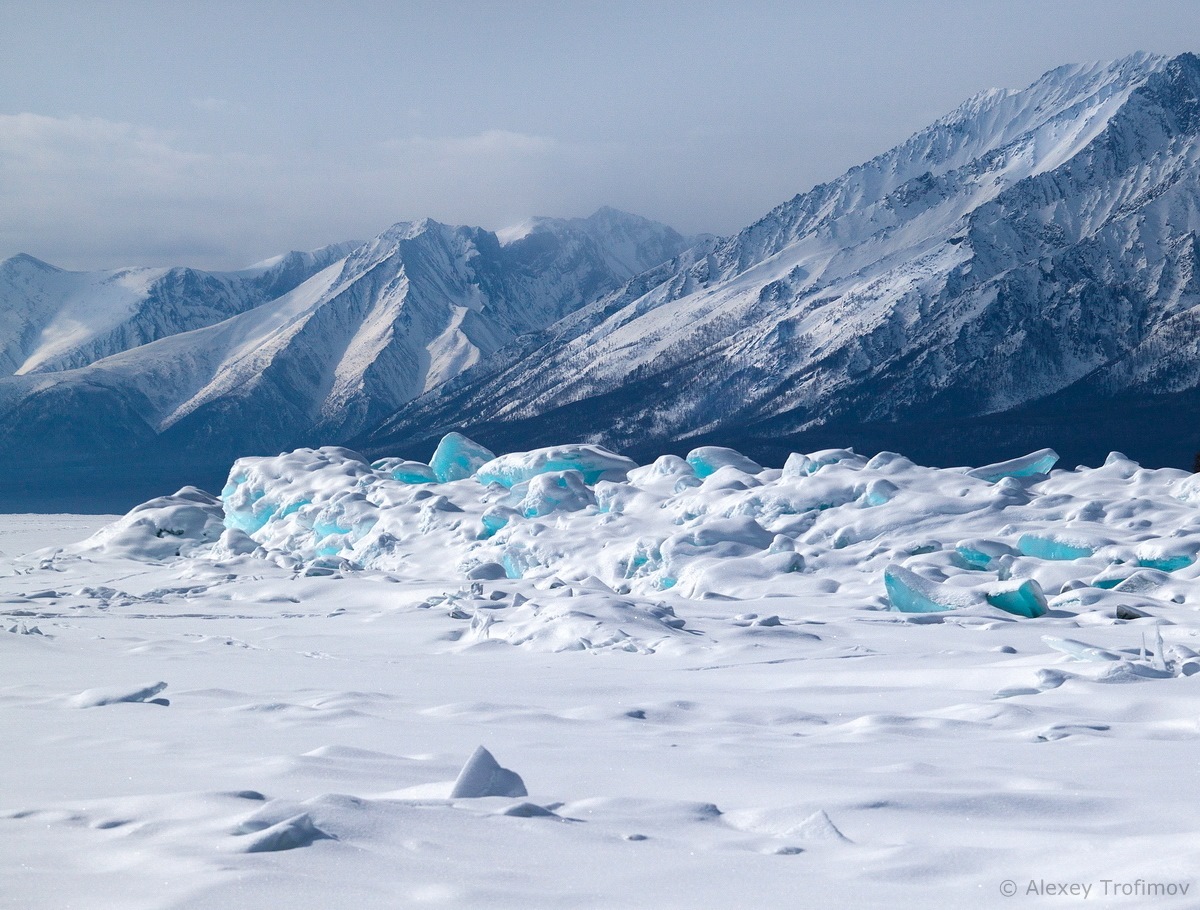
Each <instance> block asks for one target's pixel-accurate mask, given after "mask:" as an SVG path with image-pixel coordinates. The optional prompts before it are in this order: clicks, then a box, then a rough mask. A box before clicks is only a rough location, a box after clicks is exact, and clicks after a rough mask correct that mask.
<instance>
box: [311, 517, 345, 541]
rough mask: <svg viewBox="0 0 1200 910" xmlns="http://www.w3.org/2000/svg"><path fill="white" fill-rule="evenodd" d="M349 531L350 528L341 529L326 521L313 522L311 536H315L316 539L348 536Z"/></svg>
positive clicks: (335, 524)
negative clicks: (341, 535)
mask: <svg viewBox="0 0 1200 910" xmlns="http://www.w3.org/2000/svg"><path fill="white" fill-rule="evenodd" d="M351 530H352V529H351V528H343V527H342V526H341V525H339V524H337V523H336V522H333V521H328V520H326V521H316V522H313V534H315V535H316V536H317V537H318V538H322V537H333V536H335V535H340V534H349V533H350V531H351Z"/></svg>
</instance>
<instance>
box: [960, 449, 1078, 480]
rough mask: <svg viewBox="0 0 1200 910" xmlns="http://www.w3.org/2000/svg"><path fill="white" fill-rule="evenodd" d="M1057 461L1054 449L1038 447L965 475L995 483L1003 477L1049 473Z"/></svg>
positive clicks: (1033, 475) (974, 469)
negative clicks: (1032, 450) (1033, 450)
mask: <svg viewBox="0 0 1200 910" xmlns="http://www.w3.org/2000/svg"><path fill="white" fill-rule="evenodd" d="M1057 463H1058V453H1057V452H1055V451H1054V449H1038V450H1037V451H1036V452H1030V453H1029V454H1028V455H1022V456H1021V457H1020V458H1010V459H1009V460H1008V461H999V462H996V464H989V465H984V466H983V467H981V468H973V469H972V470H970V471H967V476H969V477H978V478H979V479H980V480H986V481H987V482H988V483H995V482H996V481H998V480H1003V479H1004V478H1005V477H1035V476H1037V475H1040V474H1049V473H1050V469H1051V468H1053V467H1054V465H1055V464H1057Z"/></svg>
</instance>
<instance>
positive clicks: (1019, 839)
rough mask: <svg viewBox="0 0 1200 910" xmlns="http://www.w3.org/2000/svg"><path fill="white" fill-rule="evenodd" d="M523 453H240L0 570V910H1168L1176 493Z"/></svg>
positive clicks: (839, 457) (1187, 849)
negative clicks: (1058, 891)
mask: <svg viewBox="0 0 1200 910" xmlns="http://www.w3.org/2000/svg"><path fill="white" fill-rule="evenodd" d="M468 442H469V441H466V440H461V439H459V440H456V441H455V442H454V445H457V446H466V445H467V444H468ZM546 451H550V450H546ZM553 451H554V453H555V457H554V458H550V457H547V456H546V455H545V454H544V453H542V454H539V453H537V452H533V453H526V456H525V457H515V458H514V457H512V456H507V457H509V461H510V462H513V463H519V464H521V465H524V466H526V467H528V468H530V470H540V473H535V474H534V475H533V476H532V477H531V478H529V479H527V480H520V481H519V482H514V484H513V486H512V487H511V488H509V487H505V486H503V485H502V484H500V483H488V484H484V483H481V482H480V480H479V479H478V478H477V477H474V476H472V477H466V478H463V479H459V480H454V481H451V482H447V483H437V482H428V483H403V482H400V481H397V480H394V479H393V477H392V472H391V469H390V466H392V465H393V463H394V462H395V461H396V460H395V459H385V460H384V461H383V462H379V463H377V464H376V465H374V466H373V465H372V464H370V463H368V462H367V461H366V460H365V459H363V458H362V457H361V456H359V455H358V454H356V453H354V452H352V451H350V450H347V449H336V448H327V449H319V450H311V449H303V450H298V451H295V452H291V453H288V454H285V455H281V456H278V457H275V458H255V459H243V460H241V461H239V462H238V463H237V464H235V465H234V466H233V468H232V470H231V472H230V482H229V484H228V485H227V486H226V488H225V490H224V491H223V492H222V495H221V497H220V498H217V497H214V496H209V495H207V494H204V493H202V492H201V491H198V490H195V489H190V488H188V489H184V490H181V491H180V492H179V493H178V494H176V495H174V496H167V497H161V498H159V499H156V500H153V501H151V502H149V503H146V504H144V505H143V506H139V507H138V508H137V509H135V510H133V511H132V512H131V513H130V514H129V515H127V516H124V517H122V518H120V519H118V520H117V521H115V522H113V523H112V524H111V525H109V526H108V527H105V528H103V529H101V530H99V531H98V532H97V533H95V534H94V535H93V536H92V537H90V538H88V539H86V540H84V541H80V542H74V543H72V542H70V540H71V538H72V536H73V535H78V534H79V533H80V532H81V531H82V530H83V529H84V528H85V525H86V521H84V520H83V519H79V520H78V522H71V521H67V520H65V519H61V518H59V519H58V520H59V522H60V524H59V527H60V529H61V533H62V539H61V540H60V542H59V545H57V546H54V547H50V548H47V549H42V550H40V551H35V552H33V553H29V554H27V555H23V556H12V555H9V556H7V557H5V558H3V559H0V666H3V667H4V668H5V673H4V676H3V678H2V680H0V729H3V730H4V731H5V733H6V735H5V736H3V737H0V766H2V767H3V768H4V770H5V774H4V780H5V786H4V788H3V789H2V790H0V882H2V883H3V885H2V886H0V906H4V907H22V908H40V907H45V908H50V907H54V908H59V907H74V908H100V907H113V906H120V907H123V908H166V907H172V908H183V907H189V908H192V907H194V908H199V907H204V908H208V907H228V906H238V907H247V908H259V907H262V908H267V907H289V908H319V907H320V908H324V907H330V906H359V907H398V906H416V905H424V904H433V905H438V906H449V907H485V906H486V907H571V908H574V907H680V908H682V907H689V908H691V907H777V906H794V907H827V906H837V905H849V906H865V907H875V906H889V907H928V906H930V905H932V904H934V903H935V902H936V904H938V905H943V906H950V907H959V906H961V907H967V906H970V907H987V906H1002V907H1009V906H1013V905H1014V901H1016V902H1020V903H1022V905H1030V906H1058V905H1060V904H1063V905H1065V904H1067V903H1069V901H1068V900H1064V899H1062V898H1057V897H1053V896H1047V894H1046V893H1045V891H1044V890H1043V891H1042V892H1040V893H1038V894H1034V893H1033V892H1031V891H1030V890H1028V889H1029V888H1030V887H1031V886H1032V885H1037V884H1038V883H1042V884H1041V886H1040V887H1042V888H1043V889H1044V883H1045V882H1051V883H1054V884H1057V883H1068V884H1069V883H1079V884H1080V886H1081V887H1083V886H1087V887H1088V888H1089V889H1090V891H1089V893H1090V898H1089V899H1090V900H1091V901H1095V904H1096V906H1155V907H1172V906H1179V907H1187V906H1194V905H1195V895H1196V894H1197V893H1198V891H1197V889H1200V883H1197V882H1196V881H1195V878H1196V872H1195V870H1196V868H1197V863H1196V860H1197V848H1196V842H1195V837H1194V830H1195V822H1194V814H1195V813H1194V810H1193V808H1192V806H1191V801H1190V800H1188V799H1187V798H1186V795H1187V794H1189V793H1191V792H1192V789H1193V787H1194V776H1195V752H1196V748H1197V743H1198V740H1200V720H1198V717H1197V713H1196V710H1195V705H1196V686H1197V685H1200V682H1198V680H1200V654H1198V653H1197V649H1200V614H1198V612H1197V611H1198V609H1200V565H1197V562H1196V557H1197V554H1198V552H1200V482H1198V481H1197V480H1196V478H1195V477H1193V476H1192V475H1189V474H1186V473H1184V472H1181V471H1175V470H1166V469H1163V470H1147V469H1143V468H1141V467H1139V466H1138V465H1137V464H1135V463H1133V462H1131V461H1129V460H1128V459H1126V458H1123V457H1122V456H1120V455H1117V454H1114V455H1112V456H1111V457H1110V458H1109V459H1108V461H1107V462H1106V463H1105V464H1104V465H1103V466H1101V467H1098V468H1077V469H1074V470H1052V471H1051V470H1050V468H1049V464H1050V461H1052V458H1051V457H1050V456H1052V454H1053V453H1048V452H1039V453H1034V454H1035V457H1031V458H1030V459H1025V460H1020V459H1018V460H1014V461H1012V462H1008V463H1007V464H1003V463H1002V464H999V465H991V466H985V467H984V468H982V469H976V470H974V471H973V472H970V473H969V469H967V468H962V469H936V468H927V467H922V466H919V465H916V464H913V463H912V462H911V461H909V460H907V459H905V458H903V457H902V456H899V455H894V454H890V453H884V454H881V455H877V456H875V457H873V458H870V459H867V458H864V457H862V456H858V455H855V454H854V453H853V452H851V451H848V450H827V451H823V452H818V453H811V454H808V455H800V454H797V455H795V456H793V457H792V458H791V459H790V460H789V461H788V463H787V465H786V466H785V467H784V468H783V469H782V470H781V469H777V468H765V469H762V470H760V471H757V472H756V473H754V474H749V473H746V472H744V471H742V470H739V469H738V468H737V467H735V466H734V462H735V461H736V459H734V458H733V457H732V455H728V454H726V455H724V456H723V457H724V460H725V462H726V463H725V464H723V465H722V466H719V467H716V469H715V470H713V471H712V473H710V474H708V475H707V476H705V477H703V478H698V477H697V476H696V472H695V469H694V467H693V466H692V464H690V463H689V461H688V460H685V459H683V458H679V457H676V456H663V457H662V458H659V459H658V460H657V461H655V462H654V463H653V464H649V465H643V466H638V467H634V468H632V469H631V470H628V471H627V472H626V471H621V472H620V473H619V474H618V475H617V479H600V480H597V481H595V482H594V483H588V482H586V480H585V478H584V474H583V473H581V471H587V470H588V466H589V465H592V466H596V465H599V464H604V463H606V462H605V461H604V459H605V458H607V457H610V456H611V453H607V454H606V453H604V452H603V450H599V449H598V447H596V446H586V447H585V446H580V447H575V448H574V449H572V447H570V446H559V447H556V448H555V449H554V450H553ZM708 454H709V456H710V459H711V456H712V452H711V451H710V452H709V453H708ZM734 454H736V453H734ZM570 459H574V461H575V463H577V464H580V465H582V467H581V468H580V469H579V470H572V469H566V470H564V469H563V468H562V462H563V461H564V460H570ZM692 460H693V461H696V460H699V459H698V458H697V459H692ZM707 463H710V462H706V464H707ZM755 467H757V466H755ZM1032 467H1037V468H1039V469H1040V471H1041V472H1039V473H1031V470H1032ZM1006 471H1011V472H1016V473H1015V475H1010V476H999V477H998V476H997V475H1001V474H1003V473H1005V472H1006ZM1046 472H1049V473H1046ZM412 476H416V475H412ZM609 477H610V478H611V477H612V475H611V474H610V475H609ZM535 492H536V494H537V495H536V497H534V496H533V494H534V493H535ZM534 498H536V506H537V507H536V508H532V507H531V502H532V499H534ZM53 520H54V519H51V518H47V519H46V522H47V524H46V525H45V526H44V527H46V528H49V527H50V526H51V525H52V524H53ZM30 521H32V519H30V518H29V517H25V516H19V517H16V518H7V519H0V527H4V528H11V527H15V526H17V525H20V524H21V522H25V523H29V522H30ZM3 533H8V532H7V531H4V532H0V534H3ZM0 539H2V537H0ZM1034 553H1036V554H1038V555H1030V554H1034ZM889 568H893V569H894V570H902V571H894V573H893V575H894V577H896V578H900V579H901V580H903V579H909V580H911V579H912V578H914V577H915V578H917V579H919V580H920V583H917V582H913V584H914V585H916V587H918V588H920V590H921V591H922V592H925V593H927V594H928V595H929V596H930V597H933V598H934V599H936V600H937V602H938V603H939V604H941V607H942V609H941V611H940V612H930V613H905V612H898V611H897V610H895V609H893V608H892V605H891V602H890V601H889V595H888V592H887V591H886V590H885V587H884V573H885V570H887V569H889ZM1031 585H1036V588H1037V589H1038V590H1039V591H1041V592H1044V594H1045V598H1046V600H1047V602H1048V609H1047V611H1046V612H1045V613H1044V614H1043V615H1040V616H1037V617H1036V618H1030V617H1025V616H1020V615H1016V614H1014V613H1012V612H1007V611H1006V610H1004V609H1001V608H999V607H997V606H995V605H993V603H990V602H989V601H988V600H987V599H986V597H985V595H986V594H988V593H994V592H997V591H1000V592H1012V591H1015V590H1018V588H1020V589H1022V590H1024V589H1028V588H1029V587H1030V586H1031ZM957 605H962V606H957ZM1181 797H1184V798H1181ZM1007 882H1012V883H1013V884H1014V885H1015V886H1016V888H1017V897H1015V898H1010V897H1007V896H1006V894H1007V892H1006V891H1005V890H1004V889H1005V888H1006V887H1007V885H1006V883H1007ZM1106 882H1107V884H1106ZM1135 882H1141V885H1140V886H1138V887H1142V888H1143V889H1145V888H1146V887H1148V886H1149V885H1155V886H1162V887H1163V888H1166V887H1167V886H1171V887H1173V888H1174V889H1175V890H1174V891H1173V892H1166V891H1163V892H1148V891H1146V890H1142V891H1141V892H1138V893H1137V894H1133V892H1130V894H1133V896H1132V897H1130V896H1128V894H1127V895H1126V896H1117V895H1114V894H1113V893H1112V892H1111V891H1110V892H1107V897H1106V896H1105V893H1106V892H1105V891H1104V889H1105V888H1106V887H1108V888H1111V887H1113V886H1114V885H1115V884H1117V883H1121V884H1125V883H1130V885H1131V886H1133V885H1132V883H1135ZM1181 889H1183V890H1181ZM1151 895H1153V896H1151ZM1170 895H1174V896H1170ZM1076 900H1078V897H1077V898H1076Z"/></svg>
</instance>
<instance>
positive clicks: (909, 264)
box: [364, 54, 1200, 464]
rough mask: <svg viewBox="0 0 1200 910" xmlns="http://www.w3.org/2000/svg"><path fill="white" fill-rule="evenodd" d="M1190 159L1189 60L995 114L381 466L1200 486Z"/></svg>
mask: <svg viewBox="0 0 1200 910" xmlns="http://www.w3.org/2000/svg"><path fill="white" fill-rule="evenodd" d="M1198 136H1200V60H1197V58H1196V57H1195V56H1193V55H1190V54H1185V55H1183V56H1180V57H1177V58H1174V59H1166V58H1162V57H1154V56H1149V55H1144V54H1139V55H1135V56H1132V57H1128V58H1125V59H1122V60H1119V61H1116V62H1114V63H1109V64H1097V65H1088V66H1066V67H1061V68H1059V69H1055V70H1052V71H1051V72H1049V73H1047V74H1046V75H1044V76H1043V77H1042V78H1040V79H1039V80H1038V81H1037V82H1035V83H1034V84H1033V85H1031V86H1030V87H1028V88H1027V89H1024V90H1021V91H1015V90H1003V91H996V90H994V91H988V92H985V93H983V94H981V95H978V96H976V97H974V98H971V99H970V100H968V101H967V102H965V103H964V104H963V105H961V106H960V107H959V108H958V109H956V110H955V111H953V112H951V113H950V114H948V115H947V116H945V117H943V118H942V119H940V120H938V121H937V122H936V123H934V124H932V125H931V126H929V127H928V128H926V129H924V130H922V131H920V132H919V133H917V134H916V135H914V136H913V137H912V138H910V139H909V140H908V141H906V142H904V143H903V144H901V145H899V146H897V147H896V148H893V149H891V150H890V151H888V152H885V153H884V154H882V155H880V156H879V157H877V158H874V159H872V160H871V161H868V162H866V163H865V164H863V165H860V166H858V167H855V168H853V169H851V170H850V171H848V172H847V173H846V174H845V175H844V176H842V177H841V178H839V179H837V180H835V181H833V182H831V183H828V184H824V185H821V186H817V187H815V188H814V189H812V190H811V191H809V192H807V193H804V194H801V195H799V196H796V197H795V198H794V199H792V200H790V201H789V202H786V203H784V204H783V205H781V206H779V207H778V208H776V209H775V210H774V211H772V212H770V213H769V214H767V215H766V216H765V217H764V218H762V219H760V220H759V221H757V222H756V223H754V224H752V225H751V226H749V227H748V228H746V229H745V230H743V231H742V232H740V233H739V234H737V235H735V236H732V237H729V238H727V239H724V240H721V241H719V242H717V243H715V244H714V245H712V246H711V248H709V249H698V250H692V251H690V252H687V253H685V254H684V255H682V256H681V257H679V258H678V259H676V260H674V261H673V262H672V263H669V264H667V265H665V266H662V267H660V268H658V269H656V270H654V271H653V272H651V273H648V274H645V275H642V276H639V277H638V278H636V279H634V280H633V281H632V282H630V283H629V284H628V285H627V286H626V287H625V288H623V289H622V290H620V291H618V292H616V293H614V294H612V295H610V296H609V297H607V298H605V299H603V300H601V301H599V302H597V303H596V304H594V305H592V306H591V307H588V308H585V309H583V310H581V311H580V312H578V313H576V314H574V315H572V316H570V317H568V318H567V319H566V320H564V321H563V322H562V323H560V324H558V325H556V326H555V327H554V328H553V330H552V331H550V332H548V333H545V334H543V335H541V336H539V337H536V338H533V339H530V340H529V341H527V342H526V343H525V344H523V345H520V346H518V347H515V348H513V349H511V350H508V351H505V352H504V353H503V354H502V355H501V356H500V357H497V358H493V360H492V361H491V362H489V363H487V364H483V365H481V366H480V367H477V368H476V369H474V370H472V371H470V372H468V373H466V374H464V375H463V376H461V377H459V379H457V380H455V381H454V382H452V383H448V384H447V385H445V386H443V387H441V388H439V389H438V390H437V391H436V392H434V393H433V394H431V395H428V396H425V397H424V398H422V399H420V400H418V401H416V402H414V403H413V404H411V405H409V406H407V407H406V408H404V409H403V410H401V411H400V412H399V413H398V414H397V415H395V416H394V417H393V418H392V419H391V420H389V421H388V422H387V423H386V424H385V425H384V426H382V427H381V428H380V429H379V430H378V431H376V432H375V433H374V434H373V435H372V436H371V437H370V438H369V439H367V440H365V441H364V442H365V444H366V445H367V447H368V448H370V449H383V448H395V447H402V446H404V445H405V444H412V443H413V442H414V441H416V440H418V439H421V438H425V437H429V438H432V437H436V436H437V435H438V434H439V433H441V432H443V431H445V430H447V429H451V428H465V429H466V431H467V432H469V433H470V434H471V435H473V436H476V437H478V438H480V439H481V440H483V441H485V442H488V443H490V444H492V445H493V447H497V448H501V449H503V448H514V447H515V448H522V447H524V448H527V447H528V446H529V445H532V444H535V443H539V442H540V441H542V440H548V439H551V438H554V439H562V438H564V434H571V435H573V436H575V437H578V438H586V439H590V440H593V441H602V442H604V443H606V444H608V445H610V446H613V447H616V448H619V449H624V450H627V451H634V452H639V451H641V450H642V449H652V448H655V447H659V446H664V445H668V446H669V445H672V444H674V445H675V447H676V448H678V447H679V446H680V445H684V446H686V445H687V444H688V443H687V442H686V441H687V440H691V441H695V440H698V439H699V440H705V441H722V442H727V443H731V444H738V445H739V446H740V447H742V448H744V449H746V450H748V451H750V452H752V453H754V454H758V455H760V456H766V457H778V456H779V454H780V452H781V451H786V448H787V447H788V446H789V441H791V443H792V444H794V443H796V442H797V441H798V438H805V439H806V440H808V441H809V442H810V443H817V442H820V441H828V443H829V444H835V443H834V441H835V440H836V444H838V445H844V444H848V443H858V444H860V445H864V446H867V447H878V446H881V445H882V446H888V447H902V448H903V450H904V451H907V452H910V453H913V454H916V455H918V456H920V457H923V458H927V459H930V460H933V461H935V462H940V463H947V462H948V461H949V462H953V461H956V460H970V459H971V458H974V457H977V456H978V454H979V452H978V450H979V449H985V450H987V451H988V453H989V454H990V455H991V457H997V456H999V455H1002V454H1005V452H1004V451H1003V450H1005V449H1013V450H1015V451H1023V450H1027V449H1029V448H1033V447H1036V445H1054V446H1056V447H1058V448H1060V450H1063V451H1064V454H1066V455H1067V457H1068V458H1072V457H1075V458H1084V457H1088V458H1094V457H1097V455H1099V457H1101V458H1102V457H1103V453H1104V452H1107V451H1108V450H1109V449H1112V448H1117V447H1126V448H1130V449H1134V450H1135V451H1137V453H1138V454H1141V455H1142V456H1143V457H1148V458H1150V459H1153V460H1160V461H1163V460H1179V459H1180V458H1183V457H1185V456H1184V453H1186V461H1187V463H1188V464H1190V461H1191V454H1190V453H1191V452H1193V451H1195V450H1196V449H1198V448H1200V436H1198V435H1197V434H1198V431H1197V430H1195V429H1192V428H1191V427H1180V426H1179V424H1180V421H1178V420H1176V419H1174V418H1172V417H1171V416H1170V415H1171V414H1172V413H1173V412H1176V411H1177V410H1178V408H1180V407H1183V406H1185V405H1188V404H1194V403H1195V400H1196V399H1200V395H1197V394H1196V393H1195V390H1196V389H1197V388H1198V387H1200V356H1198V355H1200V349H1198V345H1200V340H1198V336H1197V331H1196V327H1197V325H1198V324H1200V309H1198V305H1200V283H1198V280H1200V279H1198V276H1197V271H1198V270H1197V265H1198V263H1200V247H1198V245H1197V239H1196V231H1197V228H1200V167H1198V161H1197V159H1198V158H1200V142H1198ZM1186 423H1190V422H1186ZM1139 446H1141V448H1140V449H1139ZM810 447H812V446H811V445H810ZM777 450H778V451H777Z"/></svg>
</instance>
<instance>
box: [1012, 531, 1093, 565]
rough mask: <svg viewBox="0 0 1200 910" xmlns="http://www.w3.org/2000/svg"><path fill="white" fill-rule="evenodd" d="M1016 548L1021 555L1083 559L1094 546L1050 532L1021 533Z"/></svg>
mask: <svg viewBox="0 0 1200 910" xmlns="http://www.w3.org/2000/svg"><path fill="white" fill-rule="evenodd" d="M1017 549H1018V550H1020V551H1021V555H1023V556H1033V557H1035V558H1037V559H1084V558H1085V557H1088V556H1092V555H1094V554H1095V552H1096V548H1095V547H1093V546H1091V545H1090V544H1087V543H1084V542H1083V541H1078V540H1068V539H1064V538H1062V537H1060V536H1057V535H1052V534H1022V535H1021V537H1020V539H1019V540H1017Z"/></svg>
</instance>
